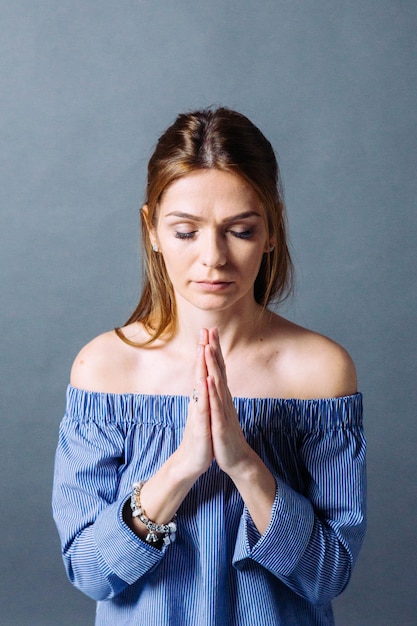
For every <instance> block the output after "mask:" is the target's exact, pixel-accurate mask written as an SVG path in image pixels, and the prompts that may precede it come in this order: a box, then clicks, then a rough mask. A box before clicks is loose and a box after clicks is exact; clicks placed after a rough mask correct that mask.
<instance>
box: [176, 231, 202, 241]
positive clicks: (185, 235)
mask: <svg viewBox="0 0 417 626" xmlns="http://www.w3.org/2000/svg"><path fill="white" fill-rule="evenodd" d="M196 232H197V231H196V230H191V231H189V232H187V233H184V232H182V231H176V233H175V237H176V238H177V239H192V238H193V237H194V235H195V234H196Z"/></svg>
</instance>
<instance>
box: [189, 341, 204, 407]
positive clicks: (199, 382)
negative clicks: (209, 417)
mask: <svg viewBox="0 0 417 626" xmlns="http://www.w3.org/2000/svg"><path fill="white" fill-rule="evenodd" d="M204 350H205V347H204V345H202V344H198V346H197V359H196V367H195V373H194V385H193V390H192V394H191V400H192V403H193V404H194V405H195V407H196V409H198V410H199V412H201V411H203V412H204V411H208V391H207V384H206V378H207V365H206V359H205V355H204Z"/></svg>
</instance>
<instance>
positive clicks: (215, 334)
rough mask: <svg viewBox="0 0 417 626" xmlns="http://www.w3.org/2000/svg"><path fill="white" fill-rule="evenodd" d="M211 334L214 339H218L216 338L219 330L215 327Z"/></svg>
mask: <svg viewBox="0 0 417 626" xmlns="http://www.w3.org/2000/svg"><path fill="white" fill-rule="evenodd" d="M213 336H214V338H215V339H218V338H219V331H218V330H217V328H215V329H214V330H213Z"/></svg>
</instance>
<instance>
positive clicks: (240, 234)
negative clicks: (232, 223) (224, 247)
mask: <svg viewBox="0 0 417 626" xmlns="http://www.w3.org/2000/svg"><path fill="white" fill-rule="evenodd" d="M196 232H197V231H196V230H192V231H190V232H188V233H183V232H181V231H176V233H175V237H176V238H177V239H192V238H193V237H194V235H195V234H196ZM227 232H229V233H230V234H231V235H233V236H234V237H236V238H237V239H250V238H251V237H252V236H253V230H244V231H236V230H228V231H227Z"/></svg>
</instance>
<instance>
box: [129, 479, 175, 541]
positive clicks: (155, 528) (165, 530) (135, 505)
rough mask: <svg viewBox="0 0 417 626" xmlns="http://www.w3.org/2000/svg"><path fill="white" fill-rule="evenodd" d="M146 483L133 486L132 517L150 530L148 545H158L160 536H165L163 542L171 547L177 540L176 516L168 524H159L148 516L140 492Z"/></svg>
mask: <svg viewBox="0 0 417 626" xmlns="http://www.w3.org/2000/svg"><path fill="white" fill-rule="evenodd" d="M144 484H145V482H144V481H141V482H139V483H133V485H132V497H131V499H130V508H131V509H132V517H138V518H139V519H140V521H141V522H142V524H144V525H145V526H146V528H147V529H148V531H149V532H148V534H147V535H146V538H145V541H147V542H148V543H156V542H157V541H159V539H161V537H160V536H158V535H163V537H162V541H163V543H164V545H166V546H169V544H170V543H173V542H174V541H175V539H176V534H175V533H176V531H177V525H176V523H175V518H176V515H174V518H173V520H172V521H171V522H169V523H168V524H157V523H156V522H152V521H151V520H150V519H149V518H148V517H147V515H146V513H145V511H144V509H143V508H142V505H141V503H140V492H141V490H142V487H143V485H144Z"/></svg>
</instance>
